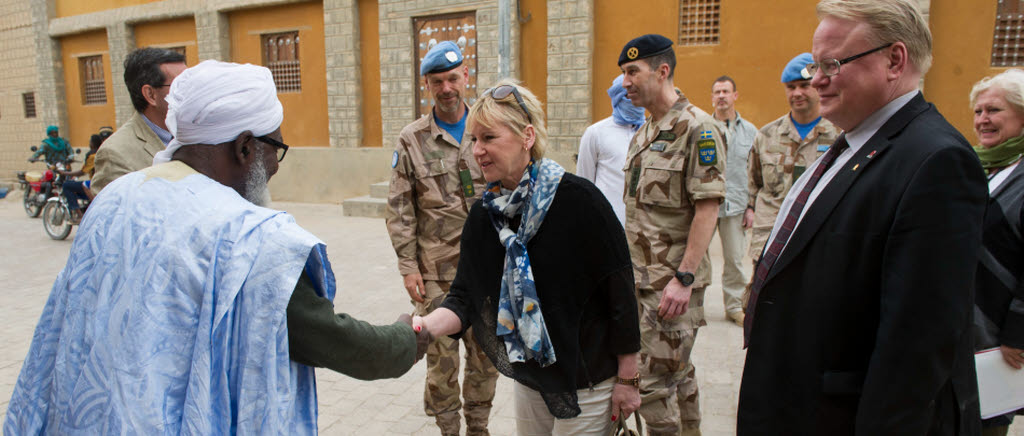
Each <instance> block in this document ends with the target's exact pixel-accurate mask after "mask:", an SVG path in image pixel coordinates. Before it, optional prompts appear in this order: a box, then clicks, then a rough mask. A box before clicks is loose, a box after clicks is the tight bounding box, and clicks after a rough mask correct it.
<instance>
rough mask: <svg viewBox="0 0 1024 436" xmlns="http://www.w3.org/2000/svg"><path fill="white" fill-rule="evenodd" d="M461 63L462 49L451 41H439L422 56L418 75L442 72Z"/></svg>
mask: <svg viewBox="0 0 1024 436" xmlns="http://www.w3.org/2000/svg"><path fill="white" fill-rule="evenodd" d="M459 65H462V50H460V49H459V46H458V45H457V44H455V43H454V42H452V41H441V42H439V43H437V45H435V46H434V48H432V49H430V51H428V52H427V55H426V56H423V60H422V61H421V62H420V75H421V76H426V75H427V74H433V73H443V72H445V71H448V70H451V69H453V68H455V67H458V66H459Z"/></svg>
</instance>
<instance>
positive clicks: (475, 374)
mask: <svg viewBox="0 0 1024 436" xmlns="http://www.w3.org/2000/svg"><path fill="white" fill-rule="evenodd" d="M391 166H392V168H393V171H392V173H391V186H390V192H389V193H388V207H387V210H386V221H387V227H388V233H389V234H390V235H391V243H392V245H394V247H395V253H396V254H397V255H398V271H399V272H400V273H401V274H402V275H403V276H405V275H408V274H413V273H419V274H421V275H422V276H423V281H424V287H425V292H426V294H427V296H426V298H425V299H424V302H423V303H415V302H414V303H413V304H415V306H416V314H417V315H426V314H428V313H430V312H431V311H433V310H434V309H435V308H437V307H438V306H440V304H441V301H442V300H444V297H445V295H447V293H448V288H449V286H451V281H452V280H453V279H454V278H455V270H456V267H457V266H458V263H459V239H460V237H461V236H462V225H463V223H465V221H466V216H468V214H469V208H470V207H471V206H472V205H473V202H475V201H476V200H479V199H480V196H481V195H482V194H483V190H484V180H483V174H482V173H481V172H480V168H479V167H478V166H477V165H476V164H475V162H474V161H473V156H472V146H471V144H470V140H469V138H468V135H465V136H464V137H463V138H462V145H461V146H460V145H459V143H458V142H457V141H455V139H454V138H452V136H451V135H450V134H449V133H448V132H447V131H445V130H444V129H441V128H440V127H438V125H437V123H435V122H434V117H433V115H432V114H430V115H427V116H424V117H421V118H420V119H418V120H416V121H414V122H412V123H411V124H409V125H407V126H406V127H405V128H404V129H402V133H401V134H400V135H399V138H398V145H397V146H396V147H395V153H394V155H393V157H392V163H391ZM463 340H464V341H465V344H466V350H467V356H466V369H465V381H464V385H463V388H462V394H463V396H464V398H465V400H466V402H465V407H464V409H465V410H464V413H465V415H466V427H467V431H468V432H467V435H486V434H488V432H487V421H488V417H489V415H490V411H491V401H492V400H493V399H494V385H495V382H496V381H497V377H498V372H497V370H495V369H494V366H492V365H491V363H490V361H489V360H488V359H487V357H486V356H485V355H484V354H483V352H482V351H481V350H480V349H479V347H478V346H477V345H476V343H475V342H474V341H473V335H472V334H471V333H468V334H466V335H464V336H463ZM423 397H424V398H423V401H424V410H425V411H426V413H427V415H430V416H434V417H435V419H436V421H437V425H438V427H440V428H441V431H442V433H444V434H458V433H459V409H460V408H461V407H462V406H463V405H462V404H461V403H460V401H459V343H458V341H455V340H452V339H451V338H449V337H447V336H445V337H441V338H437V340H436V341H435V342H434V343H433V344H431V345H430V347H429V348H428V350H427V379H426V387H425V389H424V393H423Z"/></svg>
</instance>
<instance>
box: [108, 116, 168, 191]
mask: <svg viewBox="0 0 1024 436" xmlns="http://www.w3.org/2000/svg"><path fill="white" fill-rule="evenodd" d="M143 116H144V115H142V114H141V113H139V112H135V115H132V117H131V118H130V119H129V120H128V122H127V123H124V125H123V126H121V128H120V129H117V131H116V132H114V134H113V135H110V137H109V138H107V140H106V141H104V142H103V146H102V147H100V149H99V151H97V152H96V174H95V175H93V177H92V187H91V189H92V190H93V192H96V193H98V192H99V191H100V190H101V189H103V187H104V186H107V184H108V183H110V182H113V181H114V179H116V178H118V177H121V176H123V175H125V174H128V173H130V172H133V171H138V170H141V169H143V168H148V167H150V166H152V165H153V156H154V155H156V153H157V152H159V151H161V150H163V149H164V148H165V147H166V145H165V144H164V142H163V141H161V140H160V137H159V136H156V132H154V131H153V129H151V128H150V127H149V125H148V124H146V121H145V120H143V119H142V117H143Z"/></svg>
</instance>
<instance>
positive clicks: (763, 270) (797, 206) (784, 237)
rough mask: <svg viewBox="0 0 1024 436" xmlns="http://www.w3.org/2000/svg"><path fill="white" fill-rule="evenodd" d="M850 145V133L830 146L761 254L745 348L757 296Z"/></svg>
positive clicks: (745, 320)
mask: <svg viewBox="0 0 1024 436" xmlns="http://www.w3.org/2000/svg"><path fill="white" fill-rule="evenodd" d="M849 146H850V144H849V143H847V142H846V134H845V133H844V134H842V135H839V139H836V142H835V144H832V146H831V147H829V149H828V152H826V153H825V156H822V158H821V162H820V163H819V164H818V166H817V167H815V168H814V173H812V174H811V178H810V179H808V180H807V183H806V184H804V187H803V189H802V190H801V191H800V194H799V195H797V197H796V200H794V201H793V205H792V206H791V207H790V208H789V214H788V215H786V219H785V220H784V221H783V222H782V227H780V228H779V231H778V232H776V233H775V239H772V240H771V242H770V243H769V244H768V249H767V250H765V251H764V254H762V255H761V261H760V262H758V264H757V272H756V273H755V274H754V285H753V286H751V288H750V298H749V299H748V300H747V307H746V309H745V310H744V312H745V316H744V318H743V344H744V346H747V345H749V343H750V330H751V328H752V327H753V325H754V309H755V308H756V307H757V296H758V294H760V293H761V288H763V287H764V280H765V279H766V278H768V273H769V272H771V270H772V265H775V261H776V260H778V259H779V255H780V254H782V249H783V248H784V247H785V246H786V243H787V242H789V236H790V235H792V234H793V230H794V229H795V228H796V223H797V221H799V220H800V213H802V212H803V210H804V206H805V205H806V204H807V198H808V197H810V195H811V192H812V191H814V187H815V186H817V185H818V180H821V176H822V175H824V174H825V171H828V168H829V167H831V166H832V162H835V160H836V157H838V156H839V155H840V154H842V153H843V151H844V150H846V148H847V147H849Z"/></svg>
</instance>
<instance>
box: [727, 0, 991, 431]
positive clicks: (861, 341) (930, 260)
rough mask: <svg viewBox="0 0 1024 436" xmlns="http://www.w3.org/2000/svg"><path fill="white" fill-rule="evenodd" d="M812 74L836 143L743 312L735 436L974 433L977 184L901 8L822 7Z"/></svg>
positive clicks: (787, 204)
mask: <svg viewBox="0 0 1024 436" xmlns="http://www.w3.org/2000/svg"><path fill="white" fill-rule="evenodd" d="M818 16H819V18H820V19H821V22H820V24H819V26H818V28H817V30H816V31H815V33H814V40H813V49H812V52H813V55H814V59H815V60H816V62H814V63H812V64H810V65H808V67H807V68H808V72H809V73H812V74H813V79H812V83H811V84H812V85H813V86H814V87H815V88H816V89H817V90H818V93H819V95H820V96H821V109H822V113H823V115H824V116H825V118H827V119H829V120H830V121H832V122H833V123H834V124H835V125H837V126H838V127H840V128H842V129H843V130H844V131H845V133H844V134H843V135H842V136H840V138H839V139H838V140H837V141H836V143H835V144H834V145H833V146H832V147H831V148H830V150H829V151H828V152H827V153H825V155H823V156H822V157H821V158H820V159H818V161H816V162H815V164H813V165H812V166H810V167H809V168H808V169H807V170H806V172H805V173H804V175H803V177H801V178H800V179H799V180H798V181H797V182H796V183H794V185H793V188H792V189H791V190H790V192H789V195H788V196H787V198H786V200H785V201H784V202H783V205H782V209H781V211H780V212H779V216H778V218H777V220H776V223H775V227H774V229H773V230H772V234H771V236H770V237H769V239H768V240H769V243H768V246H767V247H766V248H765V251H764V253H763V255H762V256H761V261H760V263H759V265H758V269H757V273H756V275H755V278H754V286H753V288H752V292H751V298H750V301H749V303H748V306H747V309H746V310H747V318H746V321H747V322H746V326H745V331H744V333H745V339H746V344H747V345H748V347H749V348H748V351H747V360H746V366H745V367H744V371H743V382H742V385H741V387H740V398H739V411H738V420H737V433H738V434H739V435H741V436H743V435H752V434H770V435H778V434H794V435H808V434H812V435H819V434H820V435H843V434H857V435H924V434H936V435H954V434H979V432H980V426H979V408H978V394H977V383H976V378H975V372H974V360H973V355H972V337H971V329H970V325H971V305H972V302H973V300H974V296H973V291H972V281H973V278H974V271H973V268H974V265H973V263H972V262H971V259H973V258H974V255H975V253H976V252H977V250H978V248H979V246H980V242H981V220H982V216H983V214H984V208H985V199H986V186H985V178H984V175H983V173H982V170H981V166H980V164H979V163H978V159H977V158H976V156H975V155H974V154H973V152H972V151H971V148H970V146H969V145H968V143H967V141H966V140H965V139H964V138H963V137H962V136H961V135H960V134H959V133H957V131H956V130H955V129H954V128H953V127H952V126H950V125H949V123H947V122H946V120H945V119H944V118H943V117H942V115H940V114H939V113H938V112H937V111H936V110H935V107H934V106H932V105H931V104H929V103H928V102H926V101H925V100H924V98H923V96H922V95H921V92H920V91H919V90H918V88H917V87H918V83H919V81H920V79H921V77H922V75H923V74H924V73H925V72H926V71H927V69H928V66H929V64H930V62H931V34H930V33H929V31H928V25H927V23H926V21H925V20H924V19H923V18H922V16H921V14H920V12H919V11H918V9H917V7H916V6H915V5H914V4H913V3H911V2H910V1H908V0H873V1H858V0H845V1H844V0H824V1H822V2H821V3H819V4H818Z"/></svg>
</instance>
